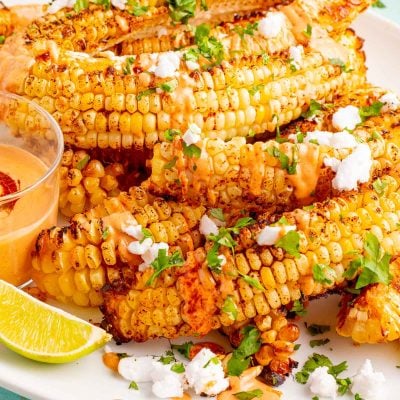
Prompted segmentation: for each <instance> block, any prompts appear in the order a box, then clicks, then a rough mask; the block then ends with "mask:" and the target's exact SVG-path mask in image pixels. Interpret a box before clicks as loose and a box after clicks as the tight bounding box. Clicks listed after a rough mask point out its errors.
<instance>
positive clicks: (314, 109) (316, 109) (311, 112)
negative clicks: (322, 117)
mask: <svg viewBox="0 0 400 400" xmlns="http://www.w3.org/2000/svg"><path fill="white" fill-rule="evenodd" d="M321 110H322V104H321V103H318V101H316V100H311V102H310V107H309V108H308V110H307V111H305V112H303V113H302V114H301V116H302V117H303V118H305V119H310V118H312V117H314V116H316V115H318V114H319V113H320V111H321Z"/></svg>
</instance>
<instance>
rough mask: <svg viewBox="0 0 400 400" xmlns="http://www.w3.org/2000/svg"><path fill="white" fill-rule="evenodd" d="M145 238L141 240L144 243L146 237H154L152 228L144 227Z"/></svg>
mask: <svg viewBox="0 0 400 400" xmlns="http://www.w3.org/2000/svg"><path fill="white" fill-rule="evenodd" d="M142 234H143V239H142V240H141V241H140V243H142V242H143V241H144V240H145V239H153V234H152V233H151V230H150V229H147V228H142Z"/></svg>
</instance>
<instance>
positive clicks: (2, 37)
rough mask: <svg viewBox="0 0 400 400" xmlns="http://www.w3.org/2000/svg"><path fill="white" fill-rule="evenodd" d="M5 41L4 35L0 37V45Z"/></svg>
mask: <svg viewBox="0 0 400 400" xmlns="http://www.w3.org/2000/svg"><path fill="white" fill-rule="evenodd" d="M5 41H6V37H5V36H4V35H0V44H4V42H5Z"/></svg>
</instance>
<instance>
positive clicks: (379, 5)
mask: <svg viewBox="0 0 400 400" xmlns="http://www.w3.org/2000/svg"><path fill="white" fill-rule="evenodd" d="M372 7H375V8H386V5H385V4H384V3H383V2H382V1H381V0H375V1H374V2H373V3H372Z"/></svg>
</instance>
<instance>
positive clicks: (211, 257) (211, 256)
mask: <svg viewBox="0 0 400 400" xmlns="http://www.w3.org/2000/svg"><path fill="white" fill-rule="evenodd" d="M219 247H220V245H219V243H217V242H214V244H213V246H212V247H211V249H210V250H209V251H208V252H207V258H206V259H207V265H208V266H209V267H210V269H211V271H213V272H216V273H217V274H220V273H221V271H222V270H221V264H222V260H221V259H220V258H219V257H218V252H219Z"/></svg>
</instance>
